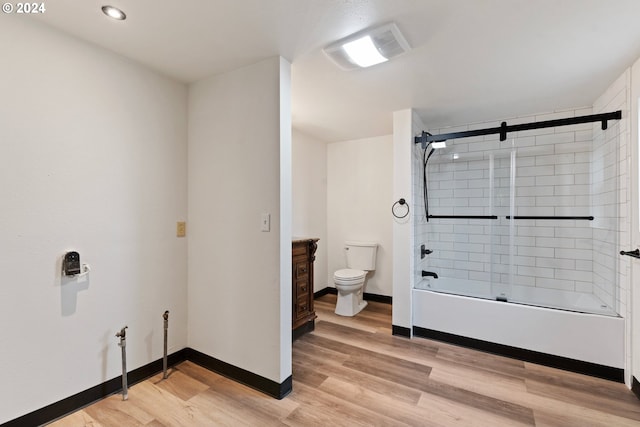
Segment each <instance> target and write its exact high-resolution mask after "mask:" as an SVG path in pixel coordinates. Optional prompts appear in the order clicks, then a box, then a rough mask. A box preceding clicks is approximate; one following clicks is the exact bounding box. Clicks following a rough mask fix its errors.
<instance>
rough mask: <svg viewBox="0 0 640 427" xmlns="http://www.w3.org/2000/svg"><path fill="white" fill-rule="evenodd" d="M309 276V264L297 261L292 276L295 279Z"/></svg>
mask: <svg viewBox="0 0 640 427" xmlns="http://www.w3.org/2000/svg"><path fill="white" fill-rule="evenodd" d="M308 275H309V263H308V262H307V261H306V260H305V261H299V262H296V263H295V267H294V270H293V276H294V278H295V279H302V278H305V277H307V276H308Z"/></svg>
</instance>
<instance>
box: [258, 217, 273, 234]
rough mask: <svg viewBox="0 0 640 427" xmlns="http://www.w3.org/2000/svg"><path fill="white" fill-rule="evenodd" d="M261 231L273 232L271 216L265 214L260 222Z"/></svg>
mask: <svg viewBox="0 0 640 427" xmlns="http://www.w3.org/2000/svg"><path fill="white" fill-rule="evenodd" d="M260 230H261V231H271V214H268V213H263V214H262V219H261V221H260Z"/></svg>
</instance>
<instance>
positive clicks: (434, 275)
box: [422, 270, 438, 279]
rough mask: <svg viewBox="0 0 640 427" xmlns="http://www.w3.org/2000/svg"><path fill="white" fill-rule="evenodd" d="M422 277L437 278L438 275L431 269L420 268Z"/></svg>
mask: <svg viewBox="0 0 640 427" xmlns="http://www.w3.org/2000/svg"><path fill="white" fill-rule="evenodd" d="M422 277H433V278H434V279H437V278H438V275H437V274H436V273H434V272H432V271H424V270H422Z"/></svg>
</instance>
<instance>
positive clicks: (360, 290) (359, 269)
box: [333, 242, 378, 316]
mask: <svg viewBox="0 0 640 427" xmlns="http://www.w3.org/2000/svg"><path fill="white" fill-rule="evenodd" d="M377 248H378V245H377V243H365V242H347V243H346V245H345V252H346V255H347V268H343V269H340V270H337V271H336V272H335V273H334V274H333V282H334V284H335V286H336V290H337V293H338V298H337V301H336V309H335V313H336V314H338V315H340V316H355V315H356V314H358V313H360V312H361V311H362V309H363V308H365V307H366V306H367V302H366V301H364V300H363V294H364V284H365V281H366V279H367V273H368V272H369V271H372V270H375V262H376V251H377Z"/></svg>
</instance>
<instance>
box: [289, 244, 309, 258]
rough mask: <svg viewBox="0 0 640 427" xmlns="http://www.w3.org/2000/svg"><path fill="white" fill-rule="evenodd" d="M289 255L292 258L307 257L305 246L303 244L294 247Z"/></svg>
mask: <svg viewBox="0 0 640 427" xmlns="http://www.w3.org/2000/svg"><path fill="white" fill-rule="evenodd" d="M291 255H292V256H296V255H307V245H305V244H301V245H294V246H293V248H292V250H291Z"/></svg>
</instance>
